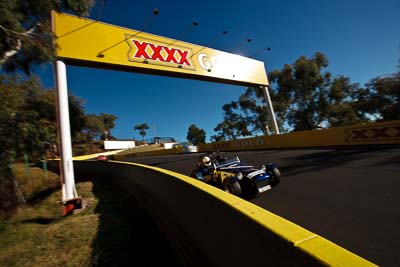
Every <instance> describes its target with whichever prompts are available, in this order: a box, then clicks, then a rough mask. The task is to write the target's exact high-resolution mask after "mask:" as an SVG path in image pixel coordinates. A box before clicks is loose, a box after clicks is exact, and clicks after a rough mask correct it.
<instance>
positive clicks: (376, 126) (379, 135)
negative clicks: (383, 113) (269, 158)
mask: <svg viewBox="0 0 400 267" xmlns="http://www.w3.org/2000/svg"><path fill="white" fill-rule="evenodd" d="M387 144H400V120H397V121H389V122H380V123H371V124H360V125H353V126H346V127H336V128H330V129H324V130H314V131H302V132H293V133H289V134H281V135H272V136H260V137H253V138H245V139H240V140H232V141H225V142H216V143H210V144H200V145H199V151H201V152H206V151H215V150H220V151H229V150H257V149H270V148H296V147H298V148H300V147H323V146H354V145H387Z"/></svg>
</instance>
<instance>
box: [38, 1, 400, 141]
mask: <svg viewBox="0 0 400 267" xmlns="http://www.w3.org/2000/svg"><path fill="white" fill-rule="evenodd" d="M139 2H142V4H139ZM100 3H101V1H97V5H96V6H95V7H94V8H93V9H92V13H91V16H90V17H91V18H96V17H97V16H98V14H99V12H98V8H99V6H100ZM154 8H158V9H159V11H160V13H159V15H158V16H156V17H154V18H153V19H152V20H151V22H150V23H149V24H148V26H147V27H146V28H145V29H144V30H145V31H146V32H149V33H153V34H157V35H161V36H165V37H169V38H180V39H181V40H182V41H186V42H190V43H194V44H199V45H207V44H208V46H209V47H211V48H214V49H218V50H222V51H226V52H235V53H240V54H241V55H243V56H250V55H253V54H254V53H256V52H257V51H259V50H262V49H263V48H265V47H267V46H269V47H271V48H272V51H264V52H263V53H260V54H258V55H256V56H255V57H254V58H255V59H258V60H261V61H263V62H264V63H265V66H266V69H267V71H271V70H274V69H281V68H282V67H283V65H284V64H291V63H293V62H294V61H295V60H296V59H297V58H298V57H300V56H302V55H305V56H307V57H311V56H312V55H313V54H314V53H315V52H317V51H320V52H322V53H324V54H325V55H327V57H328V59H329V66H328V69H327V70H328V71H330V72H331V73H332V74H333V75H334V76H336V75H344V76H347V77H350V79H351V81H352V82H354V83H359V84H361V85H364V84H365V83H366V82H367V81H368V80H370V79H371V78H374V77H377V76H380V75H389V74H391V73H394V72H396V71H397V70H398V69H397V66H398V65H399V62H398V60H399V58H400V15H399V14H400V1H398V0H379V1H378V0H366V1H361V0H347V1H345V0H325V1H321V0H303V1H300V0H259V1H258V0H257V1H252V0H247V1H242V0H236V1H235V0H230V1H227V0H220V1H208V0H203V1H177V0H169V1H163V0H152V1H123V0H119V1H117V0H107V1H106V2H105V3H104V6H103V10H102V13H101V19H100V20H101V21H103V22H106V23H110V24H114V25H118V26H123V27H127V28H132V29H137V30H142V29H143V27H144V25H145V23H146V21H148V20H147V19H148V18H149V16H151V14H152V11H153V9H154ZM193 21H197V22H198V23H199V25H198V26H197V27H191V26H190V25H191V23H192V22H193ZM222 30H227V31H228V34H227V35H221V36H220V37H219V38H217V39H215V38H214V37H215V36H217V35H218V34H219V33H220V32H221V31H222ZM246 38H251V40H252V41H251V42H250V43H248V42H246V41H245V40H246ZM213 39H215V41H213V42H211V43H210V41H211V40H213ZM35 72H36V73H37V74H38V75H39V76H40V77H41V78H42V81H43V84H44V85H45V86H46V87H48V88H50V87H53V69H52V66H51V65H46V66H42V67H38V68H36V71H35ZM67 75H68V88H69V90H70V91H71V92H72V93H73V94H75V95H77V96H79V97H81V98H83V99H84V100H85V105H84V107H85V111H86V113H87V114H90V113H95V114H99V113H101V112H103V113H111V114H114V115H116V116H117V117H118V118H119V119H118V120H117V121H116V127H115V128H114V129H113V130H112V135H113V136H115V137H117V138H119V139H131V138H133V137H136V138H138V139H139V138H140V136H139V134H138V133H137V132H134V130H133V127H134V125H137V124H140V123H143V122H146V123H147V124H148V125H149V126H150V127H151V129H149V130H148V133H147V136H146V138H147V137H153V136H154V135H156V136H169V137H174V138H175V139H177V140H179V141H185V140H186V134H187V130H188V127H189V126H190V125H191V124H196V125H197V126H198V127H200V128H202V129H204V130H205V131H206V133H207V141H209V138H210V137H211V136H212V135H214V134H215V132H214V130H213V129H214V127H215V126H216V125H217V124H218V123H219V122H221V121H222V119H223V118H222V114H223V112H222V106H223V105H224V104H225V103H228V102H230V101H232V100H237V98H238V96H239V95H240V94H242V93H243V92H244V91H245V90H246V88H245V87H239V86H232V85H225V84H218V83H210V82H200V81H194V80H187V79H176V78H168V77H161V76H153V75H144V74H136V73H128V72H117V71H109V70H98V69H91V68H83V67H74V66H67Z"/></svg>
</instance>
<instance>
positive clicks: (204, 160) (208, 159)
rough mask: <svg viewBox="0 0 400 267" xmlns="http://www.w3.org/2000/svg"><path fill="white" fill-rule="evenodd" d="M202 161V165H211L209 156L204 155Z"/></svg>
mask: <svg viewBox="0 0 400 267" xmlns="http://www.w3.org/2000/svg"><path fill="white" fill-rule="evenodd" d="M202 162H203V165H204V166H207V167H209V166H211V159H210V157H204V158H203V160H202Z"/></svg>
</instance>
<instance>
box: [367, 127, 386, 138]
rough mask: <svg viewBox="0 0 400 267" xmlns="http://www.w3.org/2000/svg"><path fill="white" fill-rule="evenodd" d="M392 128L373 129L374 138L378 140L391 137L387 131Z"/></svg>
mask: <svg viewBox="0 0 400 267" xmlns="http://www.w3.org/2000/svg"><path fill="white" fill-rule="evenodd" d="M389 128H390V127H383V128H377V129H371V130H372V131H373V132H374V136H373V138H378V137H383V138H385V137H390V136H389V135H388V134H387V133H386V131H387V130H389Z"/></svg>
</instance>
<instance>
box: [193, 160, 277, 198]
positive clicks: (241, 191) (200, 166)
mask: <svg viewBox="0 0 400 267" xmlns="http://www.w3.org/2000/svg"><path fill="white" fill-rule="evenodd" d="M191 177H193V178H196V179H198V180H201V181H203V182H206V183H208V184H211V185H214V186H216V187H218V188H220V189H222V190H224V191H226V192H229V193H231V194H234V195H236V196H240V197H253V196H255V195H257V194H260V193H263V192H265V191H267V190H269V189H271V188H272V187H274V186H276V185H277V184H279V182H280V180H281V173H280V171H279V169H278V167H277V166H276V165H275V164H274V163H265V164H263V165H262V166H261V167H260V168H256V167H254V166H252V165H249V164H247V163H243V162H241V161H240V159H239V157H235V158H231V159H227V158H222V157H221V156H220V155H219V153H218V154H215V153H212V154H205V155H201V156H200V157H199V162H198V163H197V165H196V169H194V170H193V171H192V173H191Z"/></svg>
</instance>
